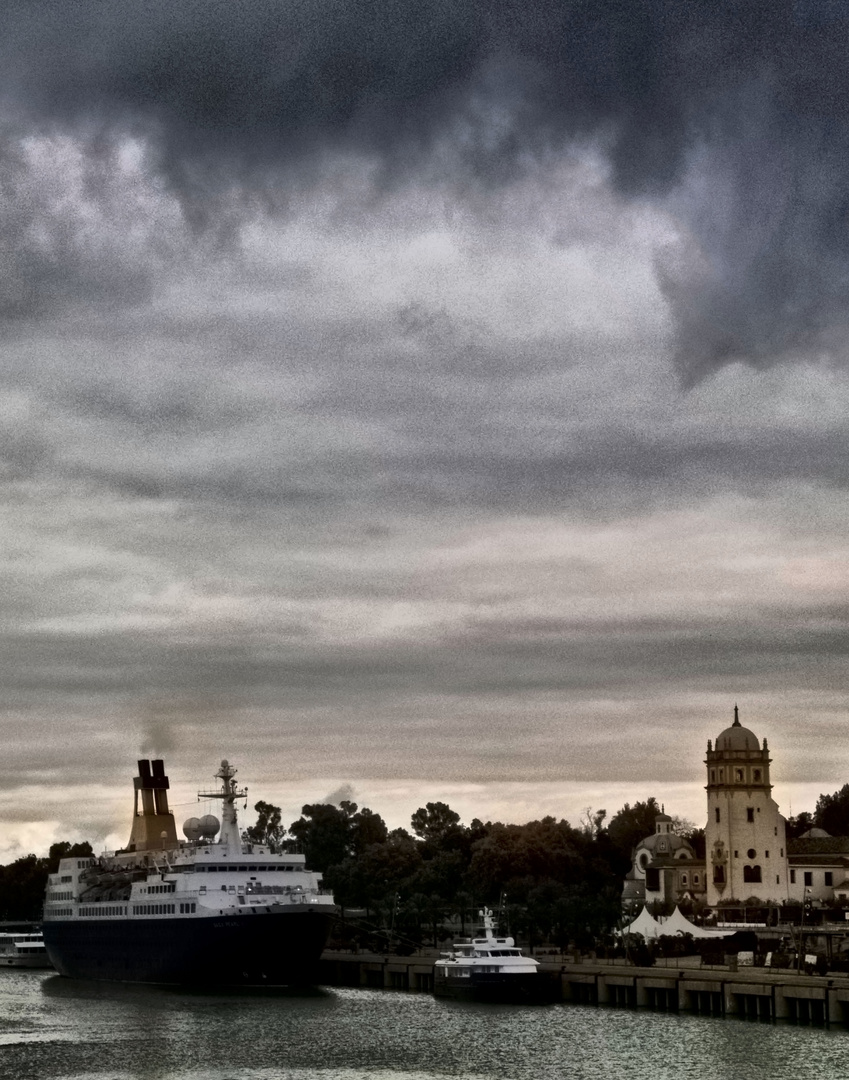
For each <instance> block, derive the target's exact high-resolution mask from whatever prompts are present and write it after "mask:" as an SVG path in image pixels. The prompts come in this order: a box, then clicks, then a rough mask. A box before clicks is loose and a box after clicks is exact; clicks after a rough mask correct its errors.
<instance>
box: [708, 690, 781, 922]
mask: <svg viewBox="0 0 849 1080" xmlns="http://www.w3.org/2000/svg"><path fill="white" fill-rule="evenodd" d="M705 765H706V766H707V810H708V819H707V825H706V826H705V848H706V850H705V855H706V859H707V902H708V904H709V905H711V906H714V905H716V904H718V903H719V901H720V900H736V901H739V902H742V901H744V900H748V899H749V898H750V897H752V896H754V897H757V898H758V899H759V900H762V901H767V900H772V901H781V900H786V899H787V897H788V891H787V890H788V874H787V840H786V837H785V831H784V818H783V817H782V816H781V814H780V813H779V812H778V804H777V803H776V802H775V801H774V800H773V798H772V795H771V792H772V784H771V783H770V780H769V766H770V757H769V750H768V749H767V744H766V739H764V741H763V745H760V744H759V743H758V740H757V738H756V737H755V735H754V734H753V733H752V732H751V731H749V729H748V728H745V727H743V725H742V724H741V723H740V716H739V712H738V710H737V706H736V705H735V706H734V722H733V724H732V725H731V727H728V728H726V729H725V730H724V731H722V732H720V734H719V736H718V737H717V739H716V742H715V744H714V745H713V746H711V743H710V740H708V744H707V758H706V760H705Z"/></svg>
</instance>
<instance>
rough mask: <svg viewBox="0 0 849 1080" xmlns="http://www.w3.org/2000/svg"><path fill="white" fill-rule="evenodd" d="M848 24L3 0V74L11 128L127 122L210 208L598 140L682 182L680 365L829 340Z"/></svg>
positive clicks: (829, 349) (841, 188)
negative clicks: (289, 178) (360, 165)
mask: <svg viewBox="0 0 849 1080" xmlns="http://www.w3.org/2000/svg"><path fill="white" fill-rule="evenodd" d="M846 29H847V23H846V17H845V10H844V8H843V6H842V5H835V4H833V3H827V2H826V0H810V2H804V0H797V2H795V3H789V2H786V0H785V2H778V3H776V2H774V0H753V2H751V3H747V4H739V3H732V2H731V0H725V2H717V0H701V2H698V0H694V2H690V3H686V4H683V3H680V2H678V0H633V2H630V3H628V2H623V0H619V2H611V3H606V4H599V3H596V2H589V0H582V2H578V0H574V2H571V3H570V2H567V0H530V2H528V0H503V2H501V3H496V4H492V3H488V2H484V0H462V2H450V0H421V2H417V3H412V2H409V3H402V2H386V0H381V2H378V0H360V2H353V0H348V2H340V3H335V4H327V3H323V2H318V0H303V2H300V3H291V4H283V3H279V2H272V0H253V2H243V3H238V4H237V3H232V2H230V0H204V2H199V0H194V2H193V0H184V2H181V3H174V2H172V0H148V2H138V0H134V2H132V3H130V2H124V0H113V2H112V3H109V4H103V3H100V2H96V0H80V2H77V3H74V4H68V3H64V2H57V0H18V2H10V3H9V4H7V5H6V8H5V11H4V34H3V37H2V43H1V44H0V72H2V74H0V93H2V98H3V101H4V103H5V108H6V112H7V114H8V117H9V118H13V117H14V118H15V120H16V122H17V123H18V125H19V130H20V131H33V130H56V129H59V130H73V131H76V132H77V133H88V134H90V135H94V134H96V135H97V136H98V137H99V138H106V139H107V140H108V138H109V136H110V135H115V134H120V133H125V134H132V135H135V136H137V137H140V138H142V139H143V140H144V141H145V143H146V145H147V147H148V150H149V154H150V161H151V163H152V164H153V166H154V168H155V169H156V170H157V171H158V172H159V174H160V175H161V176H163V177H164V178H166V180H167V182H168V183H169V184H170V185H171V187H172V188H173V189H174V190H176V191H178V192H180V193H181V196H182V198H183V202H184V206H185V207H186V209H187V211H188V212H189V214H190V216H192V215H193V216H194V218H195V219H196V220H198V221H200V222H201V223H203V222H204V221H206V222H207V223H208V222H209V219H210V217H214V216H215V214H216V210H215V207H216V205H218V206H220V202H216V200H217V198H218V195H219V194H220V193H221V192H222V191H229V192H230V193H233V192H235V191H239V192H241V193H242V195H245V196H247V197H250V195H251V193H252V192H253V193H258V192H262V193H263V195H264V196H265V197H267V198H271V199H274V198H276V197H277V196H278V194H279V191H280V178H281V175H286V174H288V175H291V174H292V173H293V172H295V173H296V172H298V171H299V170H301V169H302V168H308V169H309V168H313V167H316V166H318V165H320V163H321V160H322V153H323V152H325V151H327V150H355V151H357V152H361V153H366V154H371V155H374V156H376V157H377V158H379V160H381V161H382V162H383V164H384V166H385V176H386V177H387V178H388V177H390V176H393V175H398V174H409V172H410V171H415V172H416V174H417V175H419V176H422V175H428V176H430V177H431V178H432V179H435V178H436V177H437V176H438V175H439V173H440V171H442V172H443V173H444V172H446V171H447V175H448V176H449V178H453V179H460V177H462V176H463V175H464V174H466V175H468V174H469V173H471V174H472V175H473V176H474V177H475V178H476V179H477V181H478V182H479V183H483V184H485V185H486V184H492V183H494V182H498V181H499V180H503V179H504V178H506V177H509V176H514V175H516V172H517V170H521V169H523V168H525V167H527V166H528V165H529V163H530V162H531V161H533V160H537V161H538V160H540V158H542V157H545V156H546V155H548V154H550V153H551V152H557V151H559V150H561V149H562V148H563V147H564V145H566V144H567V143H568V142H569V140H572V139H576V138H577V139H586V138H593V139H596V140H598V141H599V144H600V145H601V146H603V147H604V148H605V150H606V152H607V155H608V158H609V161H610V164H611V168H612V175H613V179H614V182H615V183H616V185H617V186H618V187H619V189H620V190H621V191H622V192H624V193H627V194H629V195H632V196H649V197H666V196H668V195H669V194H670V192H673V191H675V192H676V196H675V201H674V205H675V206H676V207H677V209H678V212H679V213H680V215H681V220H682V222H683V223H684V226H685V229H686V230H687V231H688V232H689V235H688V236H687V237H685V238H684V240H683V250H682V251H679V252H678V253H677V254H676V255H675V256H674V257H673V256H670V257H669V258H668V259H666V260H664V262H663V266H662V273H663V276H664V281H665V284H666V289H667V294H668V296H669V298H670V301H671V303H672V305H673V308H674V310H675V312H676V314H677V316H678V319H679V324H680V333H679V340H678V361H679V364H680V366H681V369H682V371H683V372H684V374H685V376H686V377H687V378H688V379H691V380H693V379H698V378H699V377H701V376H702V375H704V374H705V373H707V372H709V371H710V370H712V369H713V368H714V367H715V366H716V365H719V364H722V363H726V362H728V361H732V360H735V359H743V360H747V361H749V362H752V363H755V364H760V365H766V364H770V363H773V362H774V361H775V360H776V359H779V358H782V357H792V356H793V355H795V354H796V353H798V352H800V351H802V350H804V349H807V348H811V347H815V348H818V349H820V350H822V351H823V352H824V353H825V354H827V355H832V356H833V355H835V354H836V353H837V352H839V337H840V332H841V330H842V329H843V328H844V323H845V316H844V310H843V309H844V306H845V303H846V300H847V296H848V295H849V230H847V205H849V203H847V178H849V165H847V152H849V65H847V62H846V57H845V38H846ZM696 167H697V169H698V171H697V174H694V173H693V169H694V168H696ZM50 270H51V267H50V264H49V261H48V263H47V264H46V265H41V264H39V265H36V266H34V267H33V268H31V270H30V273H31V275H32V277H33V279H34V280H36V281H38V282H42V283H43V288H44V289H46V290H47V292H49V291H50V289H51V288H53V287H54V286H53V285H51V280H52V279H51V273H50ZM67 280H70V281H71V283H72V284H73V281H74V278H73V277H71V278H69V279H67ZM78 280H79V282H80V287H83V288H84V287H86V281H87V278H86V274H85V272H82V274H81V276H80V277H79V278H78ZM63 287H68V286H63Z"/></svg>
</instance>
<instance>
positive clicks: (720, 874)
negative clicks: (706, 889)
mask: <svg viewBox="0 0 849 1080" xmlns="http://www.w3.org/2000/svg"><path fill="white" fill-rule="evenodd" d="M713 882H714V884H715V885H724V884H725V867H724V866H715V867H714V868H713Z"/></svg>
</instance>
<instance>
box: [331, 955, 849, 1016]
mask: <svg viewBox="0 0 849 1080" xmlns="http://www.w3.org/2000/svg"><path fill="white" fill-rule="evenodd" d="M434 960H436V956H435V955H434V956H426V955H424V956H423V955H419V956H393V955H391V954H381V953H362V952H361V953H350V952H334V951H329V950H328V951H326V952H325V953H324V954H323V955H322V958H321V961H320V965H319V971H318V982H319V983H321V984H322V985H325V986H359V987H370V988H374V989H385V990H408V991H419V992H423V993H429V992H430V991H432V990H433V963H434ZM735 966H736V965H734V964H733V963H732V964H729V965H728V966H726V967H696V966H687V960H686V959H685V960H684V961H683V962H681V961H679V962H678V963H677V964H676V965H675V966H670V967H668V968H665V967H651V968H640V967H634V966H631V965H624V964H622V963H618V964H617V963H605V962H603V961H597V960H589V961H588V960H584V961H578V960H575V961H572V962H565V963H553V962H542V963H541V965H540V977H541V978H545V979H548V980H550V981H551V982H552V984H553V994H552V997H553V999H554V1000H561V1001H564V1002H573V1003H577V1004H584V1005H606V1006H613V1007H619V1008H635V1009H639V1008H645V1009H653V1010H655V1011H658V1012H695V1013H701V1014H704V1015H708V1016H741V1017H751V1018H758V1019H771V1020H790V1021H795V1022H797V1023H814V1024H840V1025H847V1026H849V976H846V975H833V976H830V975H825V976H818V975H805V974H800V973H797V972H795V971H789V970H778V971H775V970H768V969H765V968H742V969H737V970H735Z"/></svg>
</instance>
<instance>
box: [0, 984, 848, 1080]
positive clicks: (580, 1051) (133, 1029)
mask: <svg viewBox="0 0 849 1080" xmlns="http://www.w3.org/2000/svg"><path fill="white" fill-rule="evenodd" d="M847 1053H849V1032H847V1030H846V1029H845V1028H843V1027H834V1028H828V1029H826V1028H817V1027H811V1026H796V1025H793V1024H789V1023H784V1022H781V1021H779V1022H769V1023H764V1022H758V1021H754V1020H742V1019H736V1018H726V1019H715V1018H714V1019H711V1018H709V1017H700V1016H695V1015H686V1014H677V1015H676V1014H672V1013H652V1012H649V1011H648V1010H632V1009H614V1008H606V1007H595V1006H582V1005H573V1004H555V1005H547V1006H524V1007H517V1006H493V1005H488V1006H484V1005H474V1004H467V1003H458V1002H450V1001H442V1000H436V999H434V998H432V997H431V996H430V995H428V994H422V993H404V992H394V991H387V990H367V989H348V988H334V989H327V990H316V991H312V992H300V993H294V992H292V993H289V992H268V993H265V994H235V993H234V994H228V993H209V994H203V993H196V992H189V991H185V990H175V989H163V988H156V987H146V986H124V985H119V984H106V983H84V982H75V981H73V980H69V979H63V978H61V977H59V976H57V975H55V974H54V973H52V972H45V971H11V970H10V971H3V972H0V1076H2V1077H9V1078H10V1080H11V1078H12V1077H14V1078H15V1080H442V1078H461V1080H540V1078H549V1077H551V1078H559V1077H563V1078H568V1080H618V1078H619V1077H622V1078H628V1080H666V1078H669V1080H685V1078H703V1077H704V1078H708V1077H709V1078H711V1080H724V1078H726V1077H727V1078H728V1080H737V1078H739V1077H741V1076H743V1077H745V1078H746V1080H797V1078H798V1080H802V1078H805V1080H807V1078H809V1077H810V1076H813V1075H815V1076H817V1077H821V1078H830V1077H835V1078H837V1077H842V1076H843V1074H844V1073H845V1062H846V1057H847Z"/></svg>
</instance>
